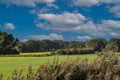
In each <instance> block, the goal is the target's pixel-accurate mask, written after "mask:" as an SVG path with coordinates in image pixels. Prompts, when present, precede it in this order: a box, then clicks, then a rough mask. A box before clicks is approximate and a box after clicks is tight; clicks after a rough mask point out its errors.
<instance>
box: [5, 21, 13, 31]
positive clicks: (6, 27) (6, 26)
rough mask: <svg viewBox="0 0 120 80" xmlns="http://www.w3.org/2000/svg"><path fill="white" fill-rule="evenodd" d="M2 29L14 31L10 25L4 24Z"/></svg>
mask: <svg viewBox="0 0 120 80" xmlns="http://www.w3.org/2000/svg"><path fill="white" fill-rule="evenodd" d="M4 29H6V30H13V29H15V26H14V24H12V23H5V24H4Z"/></svg>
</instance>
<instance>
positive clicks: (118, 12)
mask: <svg viewBox="0 0 120 80" xmlns="http://www.w3.org/2000/svg"><path fill="white" fill-rule="evenodd" d="M109 10H110V12H111V13H114V14H115V15H116V16H117V17H120V5H115V6H113V7H110V8H109Z"/></svg>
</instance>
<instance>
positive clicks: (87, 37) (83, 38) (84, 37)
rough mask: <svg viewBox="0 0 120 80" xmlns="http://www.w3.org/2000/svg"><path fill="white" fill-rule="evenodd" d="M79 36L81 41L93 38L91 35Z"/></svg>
mask: <svg viewBox="0 0 120 80" xmlns="http://www.w3.org/2000/svg"><path fill="white" fill-rule="evenodd" d="M77 38H78V39H79V40H81V41H86V40H89V39H92V38H91V37H90V36H77Z"/></svg>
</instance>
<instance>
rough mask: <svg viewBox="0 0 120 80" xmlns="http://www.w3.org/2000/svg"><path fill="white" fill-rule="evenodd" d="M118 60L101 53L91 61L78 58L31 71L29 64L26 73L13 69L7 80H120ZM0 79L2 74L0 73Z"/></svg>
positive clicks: (119, 61) (55, 62)
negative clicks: (34, 71)
mask: <svg viewBox="0 0 120 80" xmlns="http://www.w3.org/2000/svg"><path fill="white" fill-rule="evenodd" d="M119 67H120V60H119V59H118V57H117V55H115V54H114V53H111V52H109V53H101V54H99V57H98V58H97V59H96V60H95V61H92V62H89V61H88V59H83V58H78V59H77V60H76V61H71V60H68V61H65V62H59V60H58V59H56V60H54V61H53V63H52V64H50V63H48V64H46V65H45V64H44V65H42V66H40V67H39V68H38V70H37V72H36V73H33V71H32V67H31V66H29V68H28V74H27V75H26V76H25V75H23V73H22V72H17V71H14V72H13V73H12V74H11V76H10V77H8V80H120V68H119ZM1 79H2V75H1Z"/></svg>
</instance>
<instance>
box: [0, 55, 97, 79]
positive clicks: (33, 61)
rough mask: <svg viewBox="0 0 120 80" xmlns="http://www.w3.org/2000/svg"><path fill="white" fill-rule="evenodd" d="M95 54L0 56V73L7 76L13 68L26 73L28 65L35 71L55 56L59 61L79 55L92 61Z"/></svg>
mask: <svg viewBox="0 0 120 80" xmlns="http://www.w3.org/2000/svg"><path fill="white" fill-rule="evenodd" d="M26 54H29V53H26ZM30 54H32V53H30ZM36 54H37V53H36ZM38 54H40V53H38ZM22 55H23V53H22ZM96 56H97V55H95V54H89V55H70V56H65V55H59V56H48V57H0V73H2V74H3V76H4V78H7V77H8V76H9V75H10V74H11V73H12V72H13V71H14V70H15V69H16V70H17V71H20V70H23V71H24V73H25V74H26V72H27V69H28V66H32V68H33V71H36V70H37V68H38V67H39V66H40V65H41V64H46V63H48V62H53V60H54V59H55V58H59V61H65V60H67V59H68V58H69V59H70V60H76V59H77V58H78V57H81V58H88V60H89V61H92V60H94V59H95V58H96Z"/></svg>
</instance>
